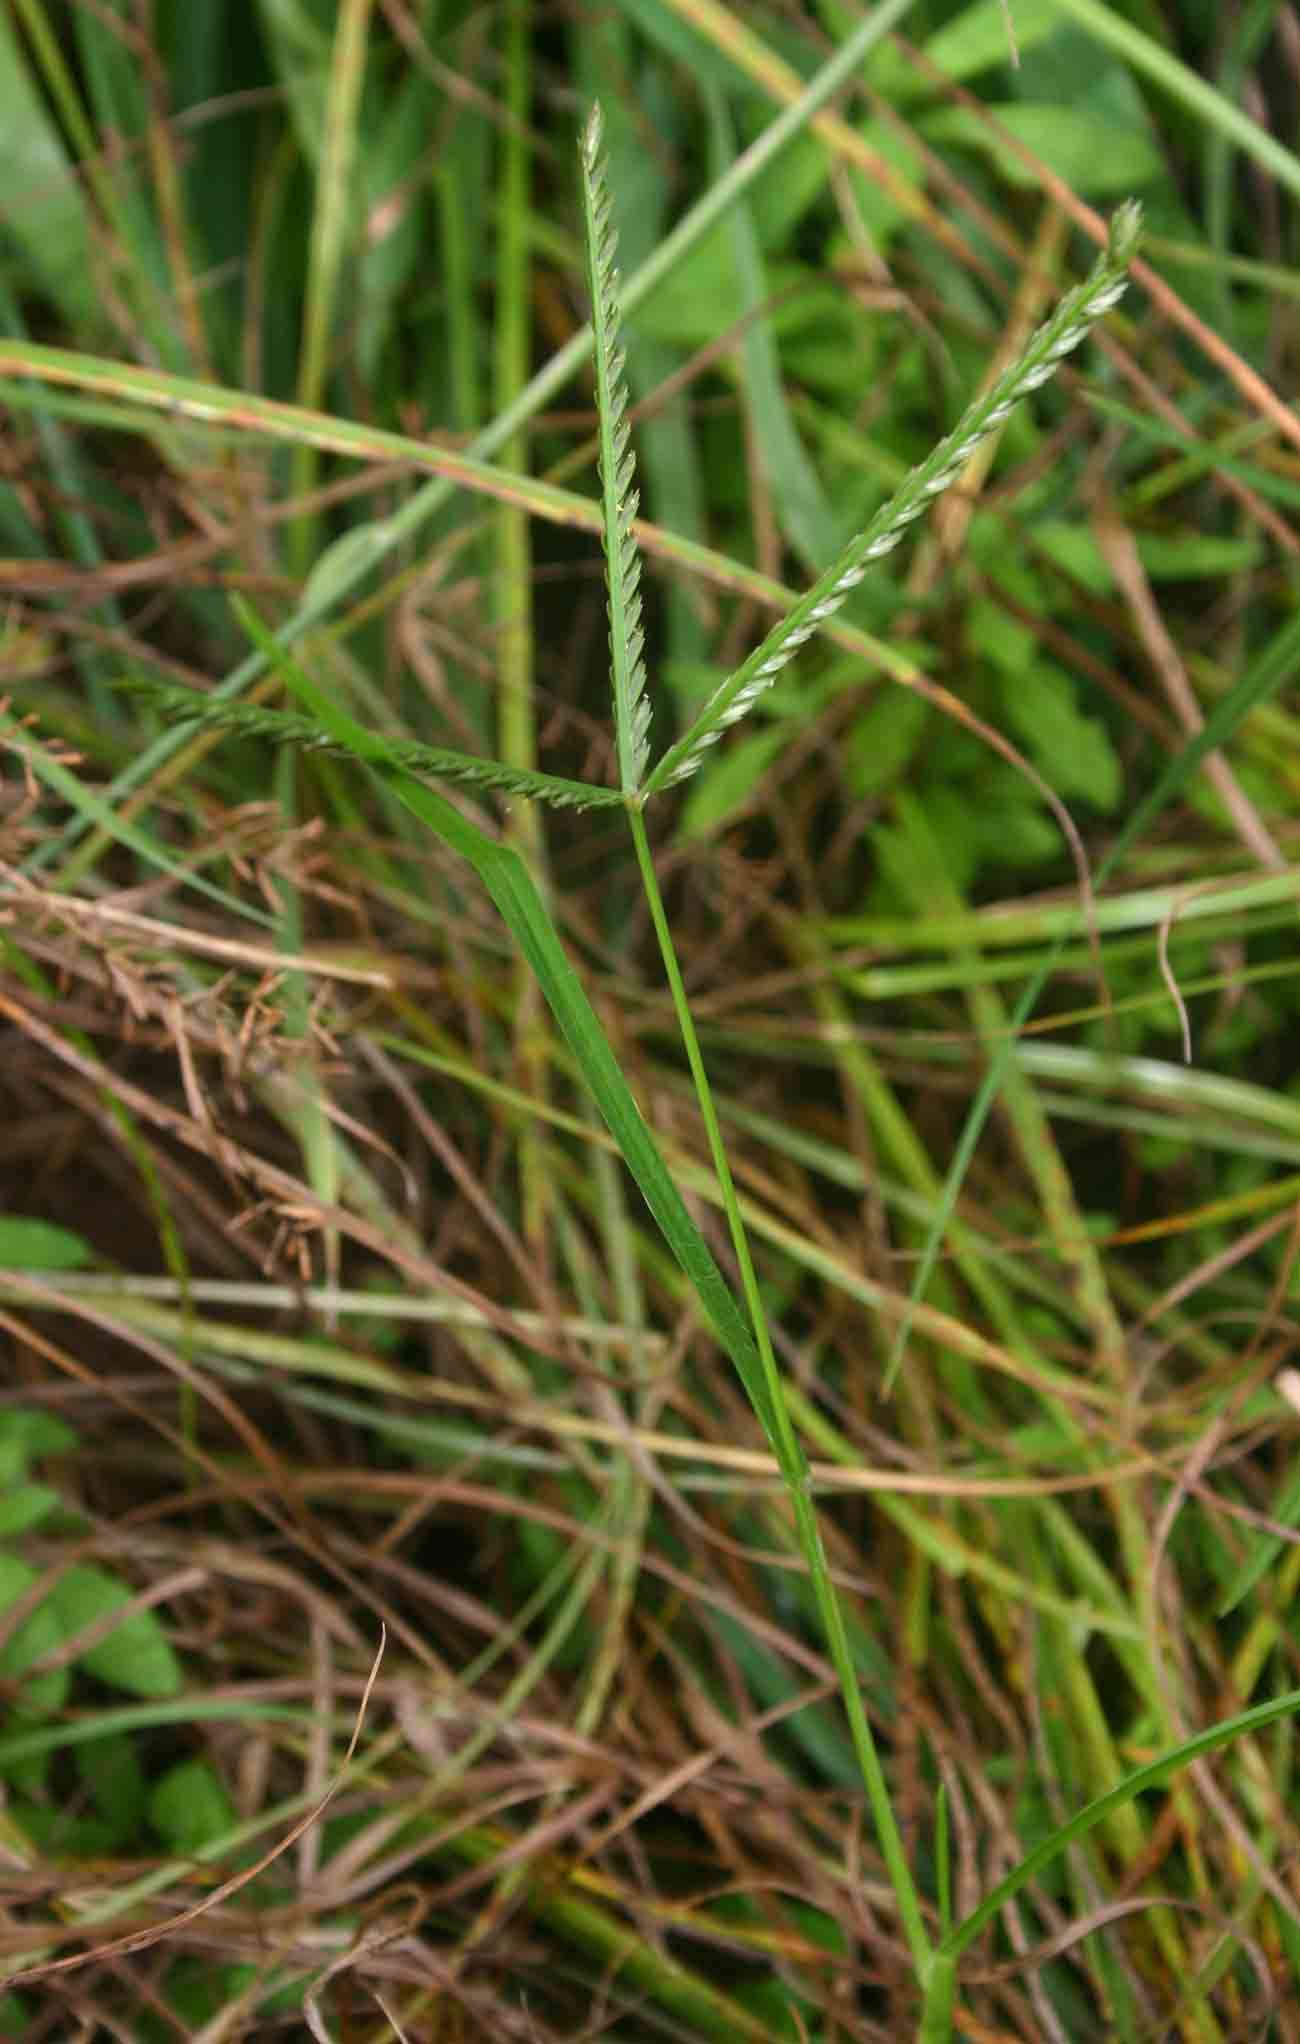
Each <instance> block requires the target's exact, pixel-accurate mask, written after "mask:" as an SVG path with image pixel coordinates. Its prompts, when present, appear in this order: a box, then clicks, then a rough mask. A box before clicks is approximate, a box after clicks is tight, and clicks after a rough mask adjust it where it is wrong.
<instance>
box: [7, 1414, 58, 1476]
mask: <svg viewBox="0 0 1300 2044" xmlns="http://www.w3.org/2000/svg"><path fill="white" fill-rule="evenodd" d="M76 1445H77V1437H76V1435H75V1434H74V1433H73V1431H72V1428H71V1427H70V1426H68V1425H67V1424H66V1423H65V1422H64V1421H63V1420H61V1419H57V1418H56V1417H55V1415H54V1414H53V1413H52V1412H39V1411H33V1410H30V1409H28V1408H27V1407H25V1406H15V1407H14V1408H13V1410H12V1411H9V1412H5V1411H0V1451H9V1450H13V1451H15V1452H16V1454H17V1455H18V1457H19V1458H20V1459H19V1460H18V1462H17V1463H16V1465H15V1467H14V1474H15V1475H17V1474H19V1473H20V1471H21V1470H23V1469H25V1468H26V1467H27V1464H28V1462H29V1460H30V1459H31V1457H32V1456H33V1455H67V1454H70V1453H71V1451H72V1449H73V1448H75V1447H76Z"/></svg>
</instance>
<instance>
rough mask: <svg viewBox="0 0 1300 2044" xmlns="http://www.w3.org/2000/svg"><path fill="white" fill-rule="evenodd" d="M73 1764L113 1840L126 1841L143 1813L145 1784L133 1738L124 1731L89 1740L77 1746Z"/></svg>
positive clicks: (140, 1820) (122, 1842)
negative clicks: (75, 1765)
mask: <svg viewBox="0 0 1300 2044" xmlns="http://www.w3.org/2000/svg"><path fill="white" fill-rule="evenodd" d="M76 1764H77V1772H78V1774H79V1775H80V1776H81V1779H82V1781H83V1782H84V1783H85V1785H86V1787H87V1789H89V1791H90V1794H91V1795H92V1797H93V1798H94V1802H95V1808H96V1809H97V1810H98V1812H99V1815H100V1817H101V1818H102V1819H103V1821H104V1823H105V1824H106V1825H107V1826H108V1828H109V1830H110V1832H111V1833H112V1838H113V1843H114V1844H115V1845H121V1844H126V1843H127V1842H128V1841H129V1840H131V1839H133V1838H134V1837H135V1836H136V1835H137V1833H138V1832H139V1830H140V1826H141V1823H142V1822H143V1820H144V1812H145V1800H146V1785H145V1778H144V1771H143V1769H142V1768H141V1766H140V1756H139V1753H138V1751H137V1748H136V1742H135V1740H134V1739H132V1738H130V1737H128V1735H127V1734H126V1733H125V1732H110V1733H109V1734H108V1736H107V1737H106V1738H103V1739H91V1740H90V1741H88V1743H87V1744H85V1745H84V1746H78V1748H77V1753H76Z"/></svg>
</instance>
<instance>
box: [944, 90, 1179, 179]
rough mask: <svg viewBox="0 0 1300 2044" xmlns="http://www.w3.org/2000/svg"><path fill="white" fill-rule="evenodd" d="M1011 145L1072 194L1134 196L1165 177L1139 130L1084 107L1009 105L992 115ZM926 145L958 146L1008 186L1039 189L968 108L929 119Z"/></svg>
mask: <svg viewBox="0 0 1300 2044" xmlns="http://www.w3.org/2000/svg"><path fill="white" fill-rule="evenodd" d="M989 112H990V113H992V114H994V115H995V116H996V118H997V120H998V122H999V123H1000V125H1001V126H1002V127H1003V128H1005V129H1006V131H1007V133H1008V135H1010V136H1011V137H1012V138H1013V139H1014V140H1015V141H1017V142H1019V143H1021V144H1023V146H1024V147H1025V148H1026V149H1029V150H1031V151H1032V152H1033V154H1034V155H1035V156H1037V157H1040V158H1041V160H1042V161H1043V162H1044V163H1045V164H1046V165H1047V167H1048V169H1049V170H1053V171H1055V172H1056V175H1057V176H1058V177H1060V178H1064V180H1065V182H1066V183H1067V184H1068V185H1070V186H1071V187H1072V188H1073V190H1075V191H1076V192H1079V193H1082V194H1083V195H1085V196H1087V197H1091V198H1107V197H1114V196H1117V195H1118V194H1119V193H1121V192H1123V193H1129V192H1132V191H1133V190H1134V189H1135V188H1136V187H1138V186H1140V185H1144V184H1147V183H1148V182H1150V180H1151V179H1153V178H1158V177H1163V176H1165V175H1166V172H1165V165H1164V162H1163V160H1162V158H1161V155H1160V152H1159V150H1158V149H1157V148H1156V145H1155V142H1154V141H1153V140H1152V138H1151V136H1150V135H1148V134H1146V133H1144V132H1143V131H1142V130H1141V129H1138V128H1128V127H1117V126H1115V125H1114V124H1113V123H1112V122H1110V121H1108V120H1106V119H1105V118H1104V117H1103V116H1101V115H1099V114H1095V113H1091V112H1088V111H1086V110H1084V109H1083V108H1081V107H1071V106H1053V105H1027V104H1026V103H1025V102H1024V101H1022V100H1012V101H1009V102H1006V103H1004V104H1003V105H1001V106H994V107H990V108H989ZM918 125H919V129H920V132H921V133H922V134H923V135H924V136H925V139H926V140H927V142H931V143H943V144H946V145H948V146H951V145H952V144H954V143H959V144H961V145H962V146H963V147H964V148H967V149H977V150H979V151H980V152H981V154H982V155H985V156H988V157H990V158H991V159H992V160H993V162H994V163H995V164H996V166H997V169H998V172H999V174H1000V175H1001V176H1002V177H1004V178H1005V179H1006V180H1007V183H1008V184H1013V185H1024V186H1026V187H1030V188H1033V187H1036V186H1037V185H1038V183H1039V182H1040V180H1039V178H1038V176H1037V174H1036V172H1035V171H1034V169H1033V167H1032V165H1030V164H1028V163H1026V162H1025V160H1024V158H1023V157H1022V156H1021V155H1020V153H1019V151H1018V150H1015V149H1012V148H1010V147H1008V145H1007V143H1006V142H1004V141H1003V140H1002V138H1001V136H999V135H998V134H997V132H996V131H995V130H994V129H992V128H990V127H988V126H987V125H986V124H985V122H984V120H983V119H982V118H981V116H980V115H979V114H977V113H976V112H975V110H974V109H973V108H971V107H964V106H948V107H942V108H940V109H939V111H938V112H936V113H932V114H927V115H926V116H925V118H924V120H922V121H921V122H920V123H919V124H918Z"/></svg>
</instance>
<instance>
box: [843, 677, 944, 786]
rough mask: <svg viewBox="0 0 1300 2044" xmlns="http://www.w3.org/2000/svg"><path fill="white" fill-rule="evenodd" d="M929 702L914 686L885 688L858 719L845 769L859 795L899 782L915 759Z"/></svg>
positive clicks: (927, 716) (847, 753) (850, 738)
mask: <svg viewBox="0 0 1300 2044" xmlns="http://www.w3.org/2000/svg"><path fill="white" fill-rule="evenodd" d="M929 714H930V712H929V705H928V703H927V702H926V701H925V698H924V697H923V696H919V695H917V693H916V691H915V690H914V689H910V688H891V687H890V686H889V685H888V684H886V686H885V687H884V688H882V689H881V691H880V693H879V695H878V696H877V697H876V700H875V701H874V702H873V703H871V704H869V705H868V707H867V708H866V709H865V710H863V712H862V714H861V716H859V717H857V718H856V719H855V720H854V723H853V726H852V729H851V730H850V732H849V738H848V745H847V748H846V758H845V771H846V773H847V775H848V780H849V786H850V787H851V788H852V790H853V792H854V794H855V795H873V794H875V793H876V791H877V789H879V788H887V787H888V786H889V785H890V783H891V782H892V781H895V780H896V779H897V778H898V776H899V774H901V773H902V771H903V769H904V768H905V767H906V766H907V764H908V762H909V761H910V760H911V759H912V758H913V756H914V755H915V753H916V749H917V747H918V746H919V744H920V743H921V738H922V734H923V733H924V731H925V727H926V723H927V721H928V719H929Z"/></svg>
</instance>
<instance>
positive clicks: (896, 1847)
mask: <svg viewBox="0 0 1300 2044" xmlns="http://www.w3.org/2000/svg"><path fill="white" fill-rule="evenodd" d="M628 820H629V822H630V824H631V827H632V841H633V843H634V845H635V846H636V855H637V863H638V865H639V867H640V870H641V882H642V886H643V887H644V889H645V895H646V900H647V903H648V904H649V908H650V915H651V919H652V921H653V923H654V928H655V935H656V937H657V938H658V940H659V950H660V955H661V956H662V958H663V962H664V970H665V972H666V973H667V975H668V985H669V988H670V990H671V993H672V1000H673V1009H674V1012H675V1014H676V1016H677V1025H678V1028H679V1030H680V1031H681V1037H682V1043H683V1045H684V1047H685V1050H686V1057H687V1061H688V1063H689V1065H690V1070H691V1078H692V1080H693V1081H694V1084H695V1093H696V1098H697V1099H698V1101H699V1103H700V1113H701V1116H702V1117H703V1121H704V1128H705V1133H706V1135H707V1138H708V1144H709V1155H710V1157H711V1158H712V1161H713V1168H714V1171H715V1173H716V1174H717V1179H718V1184H719V1187H720V1188H721V1192H722V1204H723V1209H724V1211H725V1213H726V1216H727V1225H728V1229H729V1231H730V1234H731V1241H732V1247H733V1249H734V1250H735V1254H736V1261H737V1264H738V1266H739V1269H740V1279H741V1288H742V1291H743V1293H744V1298H745V1304H746V1306H747V1307H748V1309H749V1317H750V1322H751V1326H752V1330H753V1336H754V1341H755V1344H756V1346H757V1349H758V1354H759V1359H760V1363H761V1367H762V1372H763V1383H764V1386H765V1389H766V1392H767V1398H768V1405H769V1413H768V1415H767V1416H766V1417H765V1415H764V1414H763V1413H762V1412H761V1411H760V1412H759V1415H758V1416H759V1418H760V1420H763V1423H764V1426H765V1429H766V1431H767V1433H768V1438H769V1440H770V1441H771V1444H772V1449H773V1452H774V1454H775V1455H776V1458H777V1462H778V1465H779V1467H780V1470H781V1477H782V1480H783V1482H784V1483H785V1486H786V1490H787V1493H788V1495H789V1498H790V1503H791V1506H792V1507H793V1511H794V1522H795V1531H796V1535H797V1538H798V1542H799V1546H800V1549H801V1551H802V1553H803V1557H804V1560H805V1562H806V1563H807V1566H808V1572H809V1575H810V1577H811V1580H812V1586H813V1595H814V1597H815V1598H816V1600H817V1609H818V1613H819V1615H820V1617H821V1621H822V1626H823V1629H824V1631H825V1634H826V1641H827V1645H828V1646H829V1648H830V1654H831V1660H832V1662H833V1664H834V1667H835V1672H836V1675H837V1676H838V1677H839V1684H840V1693H841V1696H842V1697H843V1700H844V1709H845V1713H846V1715H847V1717H848V1721H849V1734H850V1737H851V1738H852V1741H853V1749H854V1752H855V1753H856V1755H857V1760H858V1765H859V1767H860V1769H861V1772H862V1779H863V1783H864V1785H865V1787H866V1792H867V1801H868V1803H869V1805H870V1808H871V1815H872V1820H873V1822H874V1824H875V1827H876V1836H877V1839H878V1841H879V1844H880V1849H881V1852H882V1853H883V1855H884V1859H885V1866H886V1868H887V1870H888V1873H889V1879H890V1884H891V1886H892V1887H893V1890H894V1895H895V1899H896V1900H897V1903H898V1913H899V1917H900V1920H901V1922H902V1926H903V1934H904V1936H905V1937H906V1939H907V1945H908V1949H909V1951H910V1952H911V1955H912V1964H913V1966H914V1967H915V1970H916V1974H917V1978H918V1980H920V1981H922V1982H923V1981H924V1980H925V1979H926V1977H927V1974H928V1972H929V1970H930V1967H931V1964H932V1959H933V1952H932V1947H931V1944H930V1939H929V1935H928V1933H927V1931H926V1928H925V1918H924V1916H923V1914H922V1910H921V1900H920V1896H919V1894H918V1892H917V1888H916V1883H915V1882H914V1880H913V1878H912V1871H911V1868H910V1867H909V1866H908V1864H907V1855H906V1853H905V1852H904V1850H903V1838H902V1833H901V1831H900V1829H899V1826H898V1821H897V1819H896V1817H895V1816H894V1809H893V1804H892V1803H891V1801H890V1797H889V1784H888V1782H887V1781H886V1779H885V1772H884V1768H883V1767H882V1765H881V1762H880V1756H879V1754H878V1753H877V1751H876V1742H875V1739H874V1737H873V1735H872V1731H871V1723H870V1720H869V1718H868V1716H867V1713H866V1709H865V1706H864V1704H863V1701H862V1691H861V1688H860V1686H859V1683H858V1677H857V1670H856V1669H855V1667H854V1665H853V1652H852V1648H851V1646H850V1644H849V1636H848V1631H847V1628H846V1626H845V1623H844V1613H843V1611H842V1609H841V1607H840V1600H839V1597H838V1595H837V1594H836V1590H835V1585H834V1583H833V1582H832V1580H831V1573H830V1566H829V1563H828V1562H827V1559H826V1550H825V1547H824V1546H823V1544H822V1537H821V1529H820V1527H819V1526H818V1523H817V1514H816V1511H815V1509H814V1507H813V1502H812V1497H811V1494H810V1490H809V1472H808V1462H807V1458H806V1456H805V1455H804V1452H803V1448H802V1446H801V1445H800V1442H799V1438H798V1435H797V1434H796V1433H795V1430H794V1422H793V1420H792V1419H791V1417H790V1408H789V1406H788V1404H787V1402H786V1397H785V1387H784V1384H783V1382H782V1378H781V1372H780V1370H779V1368H778V1366H777V1361H776V1355H775V1353H774V1351H773V1348H772V1337H771V1333H770V1332H769V1329H768V1325H767V1315H766V1314H765V1312H764V1310H763V1300H762V1294H761V1293H760V1291H759V1286H758V1277H757V1274H756V1272H755V1270H754V1261H753V1257H752V1256H751V1254H750V1249H749V1238H748V1235H747V1234H746V1231H745V1224H744V1220H743V1219H742V1217H741V1212H740V1205H739V1202H738V1200H737V1197H736V1187H735V1181H734V1180H733V1178H732V1175H731V1166H730V1163H729V1162H728V1159H727V1151H726V1146H725V1144H724V1142H723V1140H722V1130H721V1128H720V1127H719V1124H718V1117H717V1112H716V1109H715V1107H714V1104H713V1092H712V1088H711V1087H710V1085H709V1079H708V1073H707V1072H706V1070H705V1068H704V1060H703V1057H702V1056H701V1054H700V1044H699V1038H698V1036H697V1035H696V1033H695V1023H694V1020H693V1018H692V1016H691V1010H690V1002H689V1000H688V998H687V994H686V988H685V985H684V983H683V981H682V975H681V970H680V967H679V966H678V963H677V952H676V949H675V947H674V945H673V940H672V932H671V930H670V929H669V927H668V918H667V915H666V914H665V911H664V904H663V896H662V895H661V893H660V891H659V882H658V878H657V876H656V874H655V870H654V859H653V857H652V855H651V851H650V843H649V839H648V838H647V836H646V830H645V822H644V818H643V817H642V814H641V812H640V810H639V809H638V808H637V807H636V806H635V805H629V809H628Z"/></svg>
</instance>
